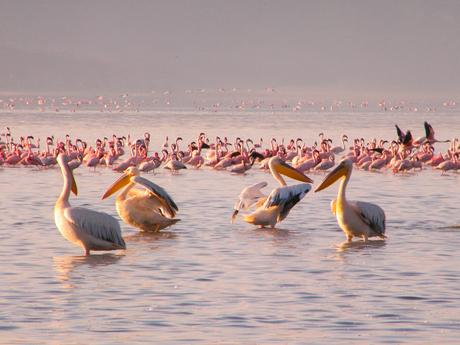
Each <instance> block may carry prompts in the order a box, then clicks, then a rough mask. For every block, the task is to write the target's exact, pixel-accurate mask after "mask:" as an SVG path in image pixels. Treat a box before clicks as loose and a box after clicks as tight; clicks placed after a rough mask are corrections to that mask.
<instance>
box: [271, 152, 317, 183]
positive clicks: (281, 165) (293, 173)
mask: <svg viewBox="0 0 460 345" xmlns="http://www.w3.org/2000/svg"><path fill="white" fill-rule="evenodd" d="M268 167H269V168H270V171H272V172H273V173H275V172H276V173H278V174H282V175H284V176H287V177H290V178H292V179H294V180H297V181H301V182H305V183H313V180H312V179H311V178H309V177H308V176H306V175H304V174H303V173H301V172H300V171H299V170H297V169H295V168H293V167H291V166H290V165H289V164H287V163H285V162H284V161H283V160H282V159H281V158H279V157H278V156H274V157H272V158H270V160H269V161H268ZM274 175H275V174H274Z"/></svg>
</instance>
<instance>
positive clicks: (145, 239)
mask: <svg viewBox="0 0 460 345" xmlns="http://www.w3.org/2000/svg"><path fill="white" fill-rule="evenodd" d="M176 237H177V234H176V233H174V232H172V231H140V232H136V233H134V234H132V235H126V236H124V237H123V238H124V239H125V241H126V242H134V243H151V242H155V241H159V240H170V239H175V238H176Z"/></svg>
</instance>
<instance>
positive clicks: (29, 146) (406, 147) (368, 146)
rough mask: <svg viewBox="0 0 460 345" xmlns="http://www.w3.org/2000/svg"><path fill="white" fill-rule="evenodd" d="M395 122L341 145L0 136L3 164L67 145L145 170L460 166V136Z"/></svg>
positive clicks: (95, 164)
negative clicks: (382, 132) (389, 134)
mask: <svg viewBox="0 0 460 345" xmlns="http://www.w3.org/2000/svg"><path fill="white" fill-rule="evenodd" d="M395 127H396V138H394V139H390V140H386V139H376V138H374V139H370V140H365V139H364V138H355V139H353V140H350V139H349V138H348V136H347V135H345V134H344V135H342V137H341V144H340V145H336V146H334V145H332V144H333V141H332V139H331V138H328V137H327V136H326V135H325V134H324V133H319V135H318V138H317V139H314V142H313V144H311V145H308V144H307V142H306V141H305V140H303V139H301V138H292V139H290V140H284V138H282V139H281V140H279V139H277V138H271V139H270V140H269V141H268V145H266V146H265V147H264V140H263V139H262V138H260V139H258V140H253V139H251V138H247V139H243V138H235V139H234V140H229V139H228V138H227V137H225V136H224V137H219V136H217V137H215V138H214V139H211V138H209V137H208V136H207V135H206V134H205V133H200V134H199V135H198V136H197V138H196V139H195V140H191V141H190V142H189V143H187V144H183V139H182V138H181V137H177V138H176V139H175V140H170V139H169V138H168V137H166V138H165V140H164V143H163V144H162V145H161V146H160V147H158V148H156V150H155V148H152V147H151V145H150V141H151V139H150V133H148V132H146V133H145V134H144V136H143V137H142V138H138V139H133V138H131V136H130V135H129V134H128V135H126V136H125V135H122V136H118V135H115V134H113V135H112V136H111V137H102V138H100V139H97V140H96V141H95V142H94V143H88V142H87V141H85V140H83V139H81V138H74V139H72V138H71V137H70V136H69V135H66V136H65V138H64V139H62V140H59V139H56V138H55V137H54V136H53V135H50V136H48V137H46V139H45V140H43V141H41V140H40V138H37V139H35V137H34V136H32V135H29V136H27V137H19V138H15V137H13V133H12V131H11V129H10V128H9V127H6V128H5V130H4V131H3V132H2V133H1V136H0V165H3V166H4V167H13V166H33V167H38V168H46V167H52V166H55V165H57V156H58V155H59V153H65V154H66V155H67V156H68V157H69V162H68V164H69V166H70V168H71V169H76V168H78V167H80V166H83V167H85V166H86V167H87V168H89V169H91V170H96V169H100V168H110V169H112V170H114V171H116V172H120V173H121V172H124V171H125V170H126V169H128V168H129V167H136V168H137V169H139V171H140V172H143V173H146V172H151V171H155V170H156V169H158V168H160V167H163V168H164V169H168V170H170V171H172V172H173V173H177V172H178V171H179V170H182V169H187V168H194V169H200V168H208V169H213V170H227V171H229V172H230V173H232V174H244V173H245V172H247V171H248V170H249V169H252V168H253V167H254V165H255V163H257V164H256V166H258V167H259V168H260V169H263V170H266V171H269V166H268V162H269V159H270V158H271V157H273V156H277V157H279V158H280V159H281V160H283V161H285V162H289V163H290V164H291V165H292V166H293V167H294V168H296V169H297V170H299V171H301V172H303V173H305V172H310V171H329V170H330V169H332V168H333V167H334V166H335V165H336V163H337V162H340V161H341V160H342V159H350V160H351V161H352V162H353V163H354V167H355V168H356V169H360V170H366V171H382V170H389V171H391V172H393V173H395V174H396V173H407V172H409V171H416V170H418V171H422V170H424V169H427V168H433V169H437V170H440V171H441V173H442V174H443V175H444V174H446V173H447V172H449V171H457V170H458V169H460V159H459V158H460V141H459V139H458V138H453V139H451V140H449V139H444V140H438V139H437V138H436V137H435V132H434V130H433V127H432V126H431V125H430V124H429V123H427V122H425V123H424V129H425V136H422V137H420V138H417V139H414V138H413V136H412V132H411V131H410V130H407V131H403V130H401V129H400V128H399V126H398V125H396V126H395ZM254 141H255V142H256V143H254ZM442 142H448V143H449V145H448V146H449V147H448V149H447V150H446V151H445V152H440V151H436V148H435V145H436V144H437V143H442Z"/></svg>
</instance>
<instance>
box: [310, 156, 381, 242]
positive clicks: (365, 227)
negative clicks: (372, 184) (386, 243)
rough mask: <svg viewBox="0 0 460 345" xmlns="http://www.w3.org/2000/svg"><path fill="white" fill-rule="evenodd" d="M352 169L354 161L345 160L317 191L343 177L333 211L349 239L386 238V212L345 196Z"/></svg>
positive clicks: (332, 204)
mask: <svg viewBox="0 0 460 345" xmlns="http://www.w3.org/2000/svg"><path fill="white" fill-rule="evenodd" d="M352 170H353V162H352V161H351V160H350V159H345V160H343V161H342V162H340V164H339V165H338V166H337V167H336V168H335V169H334V170H332V171H331V172H330V173H329V174H328V175H327V176H326V178H325V179H324V181H323V182H322V183H321V184H320V185H319V186H318V187H317V188H316V190H315V192H319V191H320V190H323V189H325V188H327V187H329V186H330V185H331V184H333V183H334V182H335V181H337V180H338V179H340V178H342V181H341V183H340V187H339V193H338V195H337V199H335V200H332V202H331V211H332V213H333V214H334V215H335V216H336V217H337V222H338V223H339V226H340V228H341V229H342V230H343V231H344V232H345V235H346V236H347V241H348V242H351V241H352V239H353V237H362V238H363V239H364V241H367V239H368V237H374V236H378V237H380V238H385V212H384V211H383V210H382V209H381V208H380V207H379V206H377V205H375V204H371V203H368V202H362V201H348V200H347V199H346V197H345V189H346V188H347V184H348V181H350V176H351V171H352Z"/></svg>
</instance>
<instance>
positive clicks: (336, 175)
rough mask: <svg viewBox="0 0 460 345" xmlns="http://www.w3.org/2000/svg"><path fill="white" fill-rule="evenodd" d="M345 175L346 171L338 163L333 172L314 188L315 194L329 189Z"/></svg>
mask: <svg viewBox="0 0 460 345" xmlns="http://www.w3.org/2000/svg"><path fill="white" fill-rule="evenodd" d="M346 175H347V169H346V167H345V165H344V164H342V163H340V164H339V165H338V166H337V167H336V168H335V169H334V170H332V171H331V172H330V173H329V174H327V176H326V177H325V178H324V180H323V182H321V184H320V185H319V186H318V187H316V189H315V193H316V192H319V191H320V190H323V189H325V188H327V187H329V186H330V185H331V184H333V183H334V182H335V181H337V180H338V179H339V178H341V177H343V176H346Z"/></svg>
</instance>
